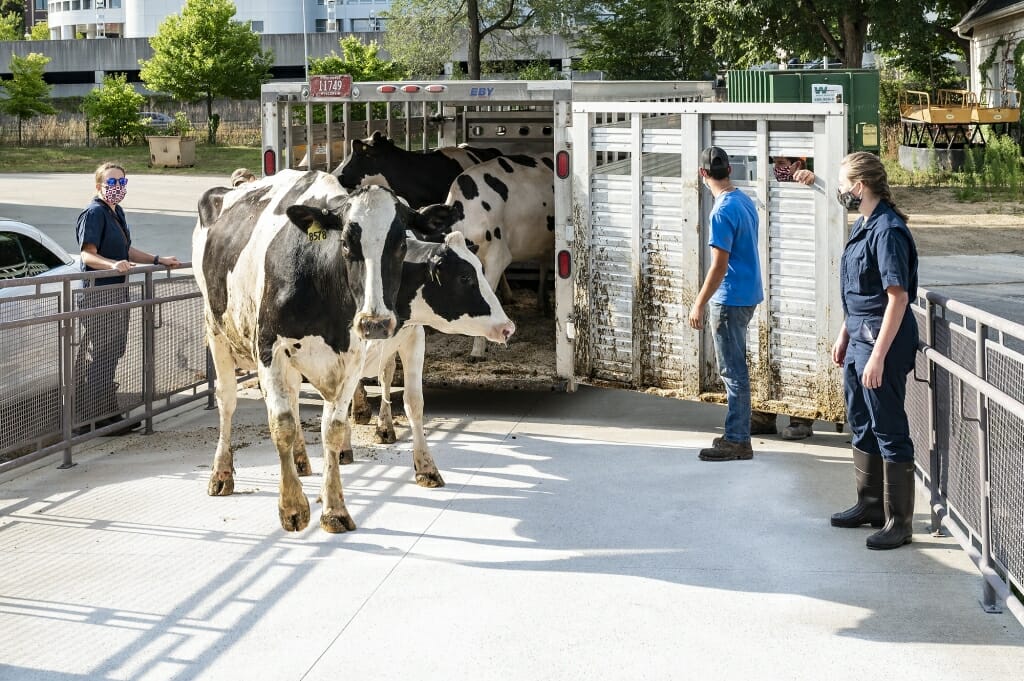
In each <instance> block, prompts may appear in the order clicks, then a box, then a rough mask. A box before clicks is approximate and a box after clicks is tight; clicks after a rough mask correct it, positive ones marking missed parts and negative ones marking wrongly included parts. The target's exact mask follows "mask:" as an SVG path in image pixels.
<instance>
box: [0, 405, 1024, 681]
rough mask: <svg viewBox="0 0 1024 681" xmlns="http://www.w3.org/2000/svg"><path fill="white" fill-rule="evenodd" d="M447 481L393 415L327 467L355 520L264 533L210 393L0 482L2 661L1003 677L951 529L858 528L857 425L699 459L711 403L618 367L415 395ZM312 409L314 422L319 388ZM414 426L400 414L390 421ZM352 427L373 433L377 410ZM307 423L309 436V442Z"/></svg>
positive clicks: (97, 670) (1007, 667) (1023, 660)
mask: <svg viewBox="0 0 1024 681" xmlns="http://www.w3.org/2000/svg"><path fill="white" fill-rule="evenodd" d="M427 409H428V413H429V414H430V416H431V419H430V422H429V432H430V437H431V443H432V447H433V452H434V456H435V459H436V460H437V463H438V466H439V468H440V469H441V471H442V474H443V475H444V477H445V479H446V481H447V486H446V487H444V488H443V489H433V490H429V489H422V488H420V487H417V486H416V485H415V484H414V483H413V482H412V479H413V475H412V470H411V461H410V459H411V455H410V453H409V451H408V450H409V442H408V437H407V430H406V429H405V428H404V427H402V428H400V429H399V437H400V438H402V439H401V440H400V442H399V443H398V444H397V445H393V446H390V447H385V446H370V447H361V448H358V450H357V452H356V463H355V464H353V465H351V466H346V467H344V468H343V470H342V476H343V480H344V484H345V492H346V499H347V503H348V507H349V510H350V511H351V513H352V515H353V517H354V519H355V521H356V523H357V525H358V526H359V529H358V530H357V531H355V532H352V533H348V534H343V535H329V534H327V533H325V532H323V531H321V530H320V529H319V527H318V525H317V522H318V518H319V509H318V507H317V505H316V504H315V503H314V501H315V499H316V496H317V494H318V492H319V484H320V478H319V471H320V470H321V462H320V459H319V447H318V446H314V447H313V448H311V452H310V453H311V455H315V456H314V459H313V466H314V470H315V471H317V475H314V476H313V477H311V478H307V479H306V481H305V487H306V492H307V494H308V497H309V499H310V502H311V504H312V506H313V520H312V522H311V524H310V527H309V528H308V529H307V530H305V531H303V532H300V533H297V534H288V533H285V532H284V531H282V530H281V529H280V526H279V525H278V519H277V508H276V496H277V480H278V477H279V474H278V466H277V463H276V462H277V457H276V456H275V454H274V453H273V449H272V446H271V445H270V442H269V439H268V437H267V435H266V427H265V411H264V409H263V405H262V403H261V402H259V401H258V400H245V399H243V400H241V401H240V407H239V412H238V414H237V417H236V423H237V424H240V426H239V427H238V428H237V429H236V433H235V435H236V437H235V442H236V445H237V446H238V452H237V455H236V466H237V473H236V481H237V482H236V488H235V489H236V492H235V495H234V496H232V497H228V498H212V497H208V496H207V495H206V481H207V477H208V475H209V470H210V463H211V460H212V453H213V448H214V445H215V442H216V434H217V428H216V413H215V412H210V411H205V410H202V409H200V408H198V407H193V408H189V409H186V410H183V411H182V412H181V413H179V414H177V415H174V416H172V417H169V418H167V419H165V420H163V421H162V422H160V423H158V432H156V433H154V434H152V435H149V436H144V435H133V436H128V437H123V438H106V439H103V440H99V441H96V442H95V443H94V444H93V446H92V448H91V449H90V450H88V451H85V452H83V453H81V454H79V455H78V456H77V457H76V459H77V461H78V462H79V463H78V465H77V466H76V467H74V468H72V469H70V470H57V469H55V465H56V461H55V460H51V461H48V462H46V465H45V466H43V467H40V468H38V469H36V470H32V471H28V472H24V471H23V472H21V473H20V474H19V475H17V476H8V478H7V479H5V480H3V481H2V482H0V679H3V680H4V681H7V680H12V681H13V680H17V681H64V680H68V679H82V680H85V679H88V680H89V681H104V680H107V679H131V680H133V681H142V680H146V681H150V680H153V681H155V680H158V679H177V680H183V679H212V680H216V681H221V680H223V681H233V680H235V679H244V680H245V681H257V680H263V679H265V680H267V681H292V680H295V681H298V680H299V679H303V680H309V681H313V680H323V681H328V680H329V681H337V680H338V679H362V680H367V681H369V680H373V681H383V680H385V679H396V680H397V679H401V680H402V681H426V680H432V679H438V680H442V679H443V680H444V681H456V680H461V679H465V680H467V681H470V680H471V681H481V680H485V679H494V680H502V681H508V680H520V679H521V680H523V681H533V680H538V679H552V680H556V679H557V680H559V681H565V680H567V679H585V680H587V681H597V680H603V679H608V680H619V679H623V680H625V679H628V680H630V681H632V680H638V679H652V680H664V679H694V680H715V681H717V680H730V679H737V680H743V681H750V680H764V679H769V680H773V679H780V680H781V679H787V680H789V679H808V680H811V679H813V680H815V681H823V680H828V681H842V680H845V679H849V680H850V681H854V680H856V681H863V680H864V679H874V678H883V677H890V676H891V677H893V678H899V679H901V681H907V680H910V679H922V680H924V679H928V680H929V681H932V680H934V679H942V680H943V681H953V680H956V679H964V680H966V679H971V680H972V681H973V680H974V679H979V678H980V679H1011V678H1019V676H1020V670H1021V669H1024V628H1022V627H1021V626H1020V625H1019V624H1018V622H1017V621H1016V620H1015V619H1014V618H1013V617H1012V616H1011V615H1009V614H1002V615H987V614H985V613H984V612H983V611H982V609H981V608H980V606H979V605H978V601H977V599H978V596H979V593H980V578H979V577H978V575H977V573H976V572H975V570H974V568H973V566H972V564H971V563H970V561H969V560H968V558H967V557H966V555H965V554H964V553H963V552H962V551H961V550H960V549H959V547H958V546H957V545H956V544H955V542H953V541H952V540H951V539H949V538H935V537H932V536H930V534H929V533H928V531H927V527H926V525H927V521H928V516H927V514H926V513H925V512H924V509H925V504H924V499H923V497H922V498H921V499H919V502H918V509H919V512H918V514H917V518H916V522H915V530H916V534H915V537H914V543H913V544H912V545H911V546H908V547H905V548H903V549H900V550H897V551H891V552H874V551H868V550H866V549H865V548H864V539H865V537H866V536H867V534H868V533H869V530H868V529H867V528H865V529H861V530H838V529H833V528H831V527H829V525H828V521H827V517H828V514H829V513H830V512H831V511H834V510H837V509H840V508H843V507H845V505H846V504H847V502H849V501H850V500H851V498H852V493H853V489H852V487H853V474H852V470H851V464H850V458H849V455H848V442H847V441H848V436H846V435H843V434H837V433H835V432H834V429H832V427H831V426H830V425H826V424H819V427H818V428H817V432H816V434H815V435H814V437H813V438H811V439H810V440H808V441H805V442H797V443H788V442H784V441H782V440H780V439H778V438H776V437H770V438H757V439H755V448H756V452H757V454H756V456H755V458H754V460H753V461H749V462H731V463H718V464H716V463H703V462H700V461H698V460H697V457H696V451H697V449H698V448H700V447H701V446H704V445H705V444H706V443H708V442H709V440H710V439H711V437H713V436H714V435H715V434H716V433H720V429H717V428H716V426H718V425H720V424H721V423H722V420H723V417H724V412H723V409H722V407H720V406H717V405H706V404H694V403H687V402H679V401H675V400H670V399H663V398H657V397H652V396H647V395H642V394H636V393H629V392H625V391H608V390H599V389H592V388H585V389H582V390H581V391H580V392H578V393H576V394H572V395H567V394H556V393H543V394H541V393H504V394H484V393H472V392H443V391H442V392H439V391H433V392H429V393H428V395H427ZM302 416H303V420H304V422H306V423H307V424H309V423H315V422H316V421H317V420H318V418H319V409H318V407H316V406H315V403H314V401H313V400H309V401H308V404H306V405H304V406H303V410H302ZM402 423H403V425H404V420H403V421H402ZM369 428H370V427H368V426H363V427H359V433H358V434H357V436H358V437H360V438H363V439H366V432H367V429H369ZM318 439H319V436H318V434H317V433H316V427H315V425H314V426H313V427H311V428H309V429H307V440H308V441H310V442H316V441H318Z"/></svg>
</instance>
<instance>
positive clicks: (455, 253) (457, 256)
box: [413, 232, 516, 343]
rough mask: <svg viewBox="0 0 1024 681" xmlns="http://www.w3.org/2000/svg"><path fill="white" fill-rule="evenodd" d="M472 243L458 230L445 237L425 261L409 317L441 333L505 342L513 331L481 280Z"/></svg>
mask: <svg viewBox="0 0 1024 681" xmlns="http://www.w3.org/2000/svg"><path fill="white" fill-rule="evenodd" d="M475 250H476V246H475V245H473V244H472V243H471V242H467V241H466V239H465V238H464V237H463V236H462V233H461V232H452V233H451V234H449V235H448V236H447V237H445V239H444V241H443V243H442V244H441V245H440V247H438V249H437V251H436V252H435V253H434V254H433V255H431V257H430V259H429V260H428V261H427V268H428V272H429V277H428V279H427V282H426V283H425V284H424V285H423V288H422V290H421V296H419V297H417V299H416V300H415V301H414V302H413V316H414V317H415V318H416V319H417V321H419V322H420V323H424V324H427V325H428V326H432V327H434V328H435V329H437V330H438V331H441V332H443V333H458V334H464V335H466V336H483V337H485V338H487V340H490V341H494V342H495V343H505V342H507V341H508V339H509V338H510V337H511V336H512V334H513V333H515V330H516V325H515V324H513V323H512V321H511V320H509V318H508V316H507V315H506V314H505V310H503V309H502V307H501V303H499V302H498V298H497V296H495V295H494V291H492V290H491V287H490V286H489V285H488V284H487V280H486V279H484V273H483V268H482V267H481V266H480V260H479V259H478V258H477V257H476V255H474V251H475Z"/></svg>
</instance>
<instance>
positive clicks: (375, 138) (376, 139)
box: [370, 130, 388, 144]
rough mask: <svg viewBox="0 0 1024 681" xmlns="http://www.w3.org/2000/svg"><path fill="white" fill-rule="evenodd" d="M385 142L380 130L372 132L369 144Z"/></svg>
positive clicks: (386, 139)
mask: <svg viewBox="0 0 1024 681" xmlns="http://www.w3.org/2000/svg"><path fill="white" fill-rule="evenodd" d="M387 141H388V138H387V137H386V136H385V135H384V133H382V132H381V131H380V130H374V131H373V134H372V135H370V144H382V143H384V142H387Z"/></svg>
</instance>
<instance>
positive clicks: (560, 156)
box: [555, 151, 569, 180]
mask: <svg viewBox="0 0 1024 681" xmlns="http://www.w3.org/2000/svg"><path fill="white" fill-rule="evenodd" d="M555 174H556V175H558V177H559V178H560V179H562V180H564V179H565V178H567V177H569V152H568V151H560V152H558V153H557V154H555Z"/></svg>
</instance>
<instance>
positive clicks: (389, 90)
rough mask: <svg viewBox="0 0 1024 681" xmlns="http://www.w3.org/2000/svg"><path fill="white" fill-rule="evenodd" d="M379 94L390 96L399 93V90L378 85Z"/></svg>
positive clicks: (391, 86)
mask: <svg viewBox="0 0 1024 681" xmlns="http://www.w3.org/2000/svg"><path fill="white" fill-rule="evenodd" d="M377 92H379V93H381V94H384V95H390V94H391V93H392V92H398V88H397V87H395V86H394V85H378V86H377Z"/></svg>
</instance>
